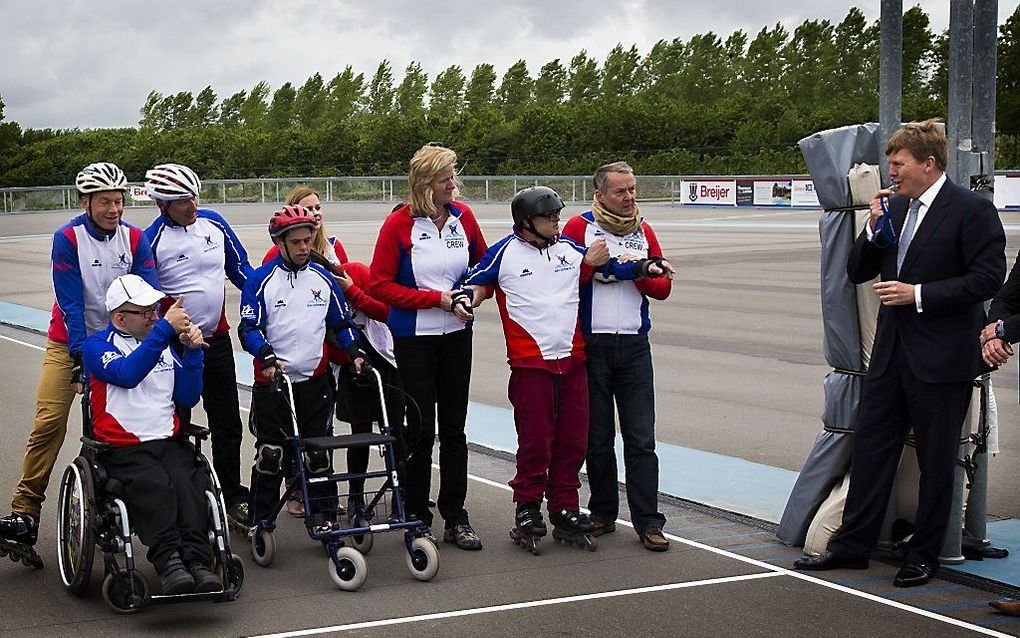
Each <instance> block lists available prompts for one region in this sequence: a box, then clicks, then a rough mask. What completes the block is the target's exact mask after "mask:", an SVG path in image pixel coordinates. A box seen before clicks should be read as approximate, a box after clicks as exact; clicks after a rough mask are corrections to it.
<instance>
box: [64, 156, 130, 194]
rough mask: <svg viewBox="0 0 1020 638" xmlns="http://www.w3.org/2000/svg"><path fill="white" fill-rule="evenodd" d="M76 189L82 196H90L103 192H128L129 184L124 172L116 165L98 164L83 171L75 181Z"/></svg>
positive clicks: (108, 163)
mask: <svg viewBox="0 0 1020 638" xmlns="http://www.w3.org/2000/svg"><path fill="white" fill-rule="evenodd" d="M74 187H75V188H77V189H78V192H79V193H81V194H82V195H88V194H90V193H99V192H101V191H123V190H127V187H128V182H127V177H125V176H124V171H122V170H120V169H119V168H117V165H116V164H111V163H110V162H96V163H95V164H89V165H88V166H86V167H85V168H83V169H81V172H79V173H78V176H77V177H76V178H75V179H74Z"/></svg>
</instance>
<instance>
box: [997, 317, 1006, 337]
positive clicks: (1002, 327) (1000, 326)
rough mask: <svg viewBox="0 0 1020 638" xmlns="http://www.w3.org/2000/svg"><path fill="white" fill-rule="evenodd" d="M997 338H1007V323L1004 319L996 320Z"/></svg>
mask: <svg viewBox="0 0 1020 638" xmlns="http://www.w3.org/2000/svg"><path fill="white" fill-rule="evenodd" d="M995 338H996V339H1002V340H1003V341H1005V340H1006V324H1005V322H1004V321H1003V320H1002V319H999V320H998V321H996V322H995Z"/></svg>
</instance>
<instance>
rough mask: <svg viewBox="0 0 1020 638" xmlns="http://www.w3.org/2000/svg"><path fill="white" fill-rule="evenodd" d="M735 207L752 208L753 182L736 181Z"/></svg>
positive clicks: (750, 180)
mask: <svg viewBox="0 0 1020 638" xmlns="http://www.w3.org/2000/svg"><path fill="white" fill-rule="evenodd" d="M737 206H754V180H752V179H738V180H737Z"/></svg>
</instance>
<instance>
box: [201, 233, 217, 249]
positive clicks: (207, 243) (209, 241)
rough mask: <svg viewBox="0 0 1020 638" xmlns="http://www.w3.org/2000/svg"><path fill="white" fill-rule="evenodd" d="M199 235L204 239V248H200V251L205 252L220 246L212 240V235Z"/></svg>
mask: <svg viewBox="0 0 1020 638" xmlns="http://www.w3.org/2000/svg"><path fill="white" fill-rule="evenodd" d="M199 237H201V238H202V239H204V240H205V248H203V249H202V252H205V253H207V252H209V251H210V250H216V249H217V248H219V247H220V246H219V244H217V243H216V242H214V241H213V238H212V235H199Z"/></svg>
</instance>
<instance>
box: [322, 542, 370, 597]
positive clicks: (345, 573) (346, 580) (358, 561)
mask: <svg viewBox="0 0 1020 638" xmlns="http://www.w3.org/2000/svg"><path fill="white" fill-rule="evenodd" d="M326 567H327V569H329V577H330V578H332V579H333V583H334V584H336V586H337V587H339V588H340V589H342V590H344V591H355V590H357V589H358V588H360V587H361V586H362V585H364V584H365V580H366V579H368V562H367V561H366V560H365V557H364V556H362V555H361V552H359V551H358V550H356V549H354V548H353V547H338V548H337V550H336V552H335V553H334V554H333V556H331V557H330V558H329V559H327V561H326Z"/></svg>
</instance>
